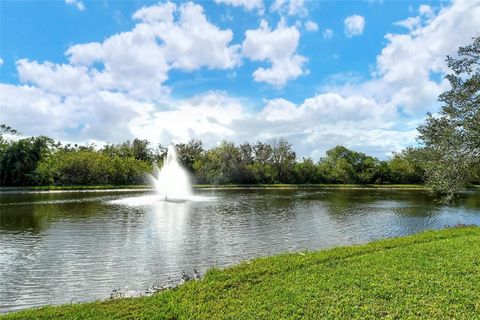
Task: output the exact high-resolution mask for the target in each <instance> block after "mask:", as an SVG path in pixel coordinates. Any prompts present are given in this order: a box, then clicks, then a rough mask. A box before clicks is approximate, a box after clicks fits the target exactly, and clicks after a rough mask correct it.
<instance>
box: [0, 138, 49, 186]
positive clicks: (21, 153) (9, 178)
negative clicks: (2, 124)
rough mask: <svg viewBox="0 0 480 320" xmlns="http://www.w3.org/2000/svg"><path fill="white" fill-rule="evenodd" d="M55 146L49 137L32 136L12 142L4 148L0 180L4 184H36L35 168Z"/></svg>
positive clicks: (0, 161) (0, 162)
mask: <svg viewBox="0 0 480 320" xmlns="http://www.w3.org/2000/svg"><path fill="white" fill-rule="evenodd" d="M54 147H55V144H54V141H53V140H52V139H50V138H48V137H44V136H40V137H31V138H25V139H20V140H17V141H12V142H10V143H9V144H8V145H7V146H6V147H4V148H2V149H3V150H2V152H1V157H0V182H1V185H3V186H27V185H34V184H36V181H35V169H36V168H37V164H38V162H39V161H40V159H42V158H43V157H45V156H47V155H48V154H50V152H51V151H52V149H53V148H54Z"/></svg>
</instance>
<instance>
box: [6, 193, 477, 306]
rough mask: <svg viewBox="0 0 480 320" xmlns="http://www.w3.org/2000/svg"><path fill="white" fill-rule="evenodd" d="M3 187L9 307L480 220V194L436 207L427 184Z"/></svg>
mask: <svg viewBox="0 0 480 320" xmlns="http://www.w3.org/2000/svg"><path fill="white" fill-rule="evenodd" d="M196 194H197V195H198V196H200V197H198V198H197V199H196V200H199V201H193V202H184V203H182V202H181V203H175V202H163V201H159V199H158V198H155V196H154V194H153V193H152V192H149V191H140V192H138V191H137V192H68V193H24V194H10V193H3V194H0V274H1V276H0V311H1V312H8V311H13V310H19V309H24V308H28V307H33V306H40V305H45V304H61V303H70V302H78V301H91V300H96V299H105V298H108V297H109V296H110V294H111V292H112V290H113V289H118V288H120V289H125V288H127V289H128V290H132V291H134V292H141V291H142V290H145V289H146V288H147V287H149V286H150V285H151V284H152V283H155V284H164V283H169V281H171V279H172V277H176V276H178V275H179V274H180V273H181V272H182V271H186V272H187V273H191V272H192V271H193V269H194V268H195V269H196V270H198V271H199V272H200V273H204V272H205V271H206V270H207V269H208V268H211V267H225V266H228V265H232V264H235V263H238V262H239V261H242V260H247V259H251V258H254V257H258V256H265V255H271V254H275V253H280V252H286V251H299V250H315V249H320V248H327V247H332V246H339V245H347V244H354V243H363V242H368V241H371V240H374V239H379V238H386V237H395V236H401V235H406V234H411V233H415V232H418V231H421V230H425V229H432V228H433V229H437V228H444V227H446V226H453V225H457V224H476V225H480V193H479V192H468V193H466V194H464V195H463V196H462V198H461V199H460V201H458V203H457V204H455V205H452V206H443V205H439V204H435V203H434V202H433V201H432V199H430V198H429V197H428V196H427V195H426V194H425V193H424V192H423V191H418V190H416V191H406V190H396V191H395V190H278V189H276V190H200V191H197V192H196Z"/></svg>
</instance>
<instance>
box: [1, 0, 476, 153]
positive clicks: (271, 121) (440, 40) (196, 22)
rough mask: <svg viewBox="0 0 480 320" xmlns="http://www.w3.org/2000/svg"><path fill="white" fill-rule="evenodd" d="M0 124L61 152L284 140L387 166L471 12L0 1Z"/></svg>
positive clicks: (440, 82) (393, 5)
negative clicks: (135, 144) (64, 145)
mask: <svg viewBox="0 0 480 320" xmlns="http://www.w3.org/2000/svg"><path fill="white" fill-rule="evenodd" d="M0 5H1V11H0V12H1V13H0V14H1V17H0V18H1V19H0V27H1V28H0V32H1V40H0V41H1V46H0V59H1V60H0V61H1V62H2V64H1V66H0V74H1V84H0V94H1V99H0V107H1V109H0V110H1V114H2V115H1V118H2V120H1V122H2V123H6V124H8V125H10V126H12V127H15V128H16V129H18V130H20V131H21V132H22V133H23V134H25V135H38V134H45V135H49V136H52V137H53V138H55V139H60V140H63V141H71V142H95V143H98V144H102V143H105V142H121V141H123V140H126V139H131V138H134V137H140V138H145V139H149V140H151V141H152V142H154V143H158V142H160V143H164V144H165V143H169V142H170V141H185V140H189V139H191V138H201V139H202V140H204V142H205V144H206V145H207V146H213V145H216V144H218V143H219V142H220V141H221V140H223V139H228V140H232V141H235V142H238V143H240V142H243V141H246V140H247V141H251V142H254V141H256V140H259V139H261V140H267V141H268V140H271V139H275V138H278V137H280V136H282V137H285V138H287V139H289V140H290V141H291V142H292V143H293V145H294V147H295V149H296V150H297V151H298V153H299V154H300V155H302V156H311V157H313V158H318V157H320V156H322V155H323V154H324V152H325V150H327V149H328V148H331V147H333V146H335V145H337V144H342V145H345V146H347V147H350V148H353V149H355V150H360V151H364V152H368V153H371V154H374V155H376V156H378V157H380V158H385V157H387V156H388V155H389V154H390V153H391V152H392V151H399V150H401V149H402V148H403V147H405V146H408V145H412V144H415V136H416V131H415V128H416V126H417V125H418V123H420V122H421V121H422V119H423V117H424V116H425V113H426V112H428V111H430V112H435V111H437V110H438V107H439V106H438V103H437V102H436V99H437V96H438V94H439V93H440V92H442V91H444V90H445V89H446V88H448V84H447V83H446V82H445V81H444V79H443V75H444V74H445V73H446V72H448V69H447V68H446V66H445V63H444V57H445V55H446V54H454V53H455V52H456V50H457V48H458V46H460V45H465V44H468V43H469V41H470V39H471V37H472V36H474V35H475V34H476V32H477V33H478V30H480V23H479V22H478V21H477V20H479V19H475V18H474V17H475V16H477V17H478V16H480V5H479V4H478V2H475V1H456V2H432V1H422V2H419V1H305V2H304V1H301V0H284V1H279V0H276V1H271V2H266V1H261V0H249V1H246V0H217V1H201V2H174V3H168V2H148V1H112V2H110V1H83V2H82V1H78V0H68V1H60V0H59V1H2V2H1V4H0Z"/></svg>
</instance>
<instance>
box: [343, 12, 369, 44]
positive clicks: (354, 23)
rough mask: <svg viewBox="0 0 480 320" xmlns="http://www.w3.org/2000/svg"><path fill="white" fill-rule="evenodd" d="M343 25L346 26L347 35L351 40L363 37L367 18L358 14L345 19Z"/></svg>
mask: <svg viewBox="0 0 480 320" xmlns="http://www.w3.org/2000/svg"><path fill="white" fill-rule="evenodd" d="M343 23H344V24H345V34H346V35H347V37H349V38H351V37H353V36H359V35H361V34H362V33H363V29H364V28H365V18H364V17H362V16H359V15H357V14H354V15H352V16H349V17H347V18H345V20H344V22H343Z"/></svg>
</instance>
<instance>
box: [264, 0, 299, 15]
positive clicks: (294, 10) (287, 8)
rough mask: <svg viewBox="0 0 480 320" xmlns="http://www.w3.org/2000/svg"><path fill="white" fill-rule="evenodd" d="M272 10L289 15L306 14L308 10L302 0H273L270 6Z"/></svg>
mask: <svg viewBox="0 0 480 320" xmlns="http://www.w3.org/2000/svg"><path fill="white" fill-rule="evenodd" d="M270 10H271V11H273V12H279V13H280V14H287V15H289V16H295V15H299V16H306V15H307V14H308V10H307V8H306V7H305V3H304V1H303V0H275V1H274V2H273V4H272V5H271V7H270Z"/></svg>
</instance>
